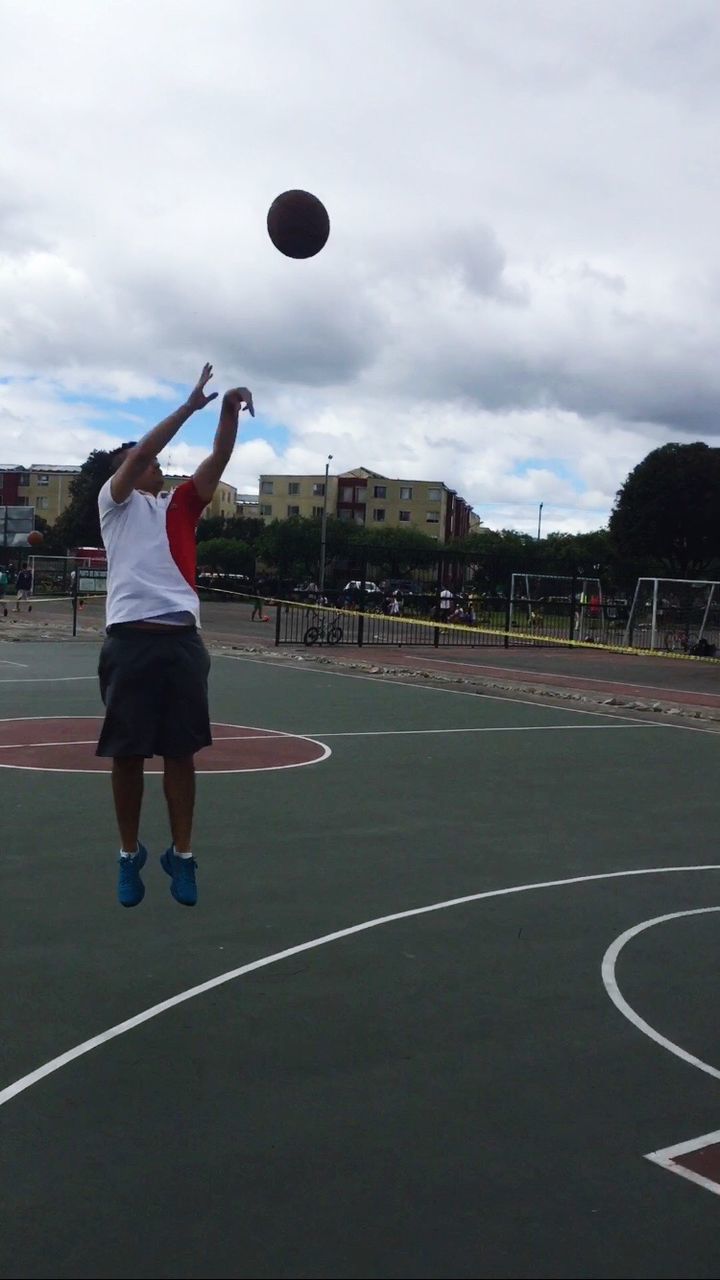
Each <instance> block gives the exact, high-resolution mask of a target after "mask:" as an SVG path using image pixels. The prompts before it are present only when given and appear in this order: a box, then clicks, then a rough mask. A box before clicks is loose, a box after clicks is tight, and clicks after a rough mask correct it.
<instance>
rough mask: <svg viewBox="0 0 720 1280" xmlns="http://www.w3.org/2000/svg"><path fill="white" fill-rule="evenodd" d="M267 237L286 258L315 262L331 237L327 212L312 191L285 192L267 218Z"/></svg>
mask: <svg viewBox="0 0 720 1280" xmlns="http://www.w3.org/2000/svg"><path fill="white" fill-rule="evenodd" d="M267 229H268V235H269V236H270V239H271V240H272V242H273V244H274V245H275V248H276V249H279V250H280V252H281V253H284V254H285V256H286V258H314V257H315V254H316V253H319V252H320V250H321V249H322V247H323V245H324V244H325V242H326V241H327V238H328V236H329V235H330V219H329V217H328V214H327V209H326V208H325V205H324V204H323V203H322V201H320V200H318V198H317V196H313V195H311V194H310V192H309V191H283V193H282V195H279V196H276V197H275V199H274V200H273V202H272V204H271V205H270V208H269V209H268V216H267Z"/></svg>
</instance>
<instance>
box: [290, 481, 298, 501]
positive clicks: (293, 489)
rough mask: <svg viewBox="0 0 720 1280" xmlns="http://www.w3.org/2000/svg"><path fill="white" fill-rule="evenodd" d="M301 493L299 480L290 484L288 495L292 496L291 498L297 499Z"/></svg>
mask: <svg viewBox="0 0 720 1280" xmlns="http://www.w3.org/2000/svg"><path fill="white" fill-rule="evenodd" d="M299 492H300V482H299V481H298V480H291V481H290V483H289V484H288V493H289V494H290V497H291V498H293V497H296V496H297V494H298V493H299Z"/></svg>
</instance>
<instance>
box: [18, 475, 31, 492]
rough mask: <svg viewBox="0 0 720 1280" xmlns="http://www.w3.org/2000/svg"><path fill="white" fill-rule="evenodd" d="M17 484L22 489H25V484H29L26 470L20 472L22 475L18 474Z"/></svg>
mask: <svg viewBox="0 0 720 1280" xmlns="http://www.w3.org/2000/svg"><path fill="white" fill-rule="evenodd" d="M18 484H19V485H20V486H21V488H23V489H26V488H27V486H28V485H29V484H30V476H29V475H28V473H27V471H23V472H22V475H21V476H20V479H19V480H18Z"/></svg>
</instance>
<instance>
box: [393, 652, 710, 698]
mask: <svg viewBox="0 0 720 1280" xmlns="http://www.w3.org/2000/svg"><path fill="white" fill-rule="evenodd" d="M411 656H414V655H411ZM420 660H421V661H423V662H435V663H438V664H442V663H443V662H447V663H448V664H449V665H450V666H453V667H468V668H469V669H470V670H471V671H473V670H474V671H477V670H478V669H479V668H480V667H482V668H483V669H484V670H485V671H502V672H503V674H504V675H507V674H508V673H509V672H511V671H514V672H515V673H516V674H517V675H521V676H542V677H543V678H544V677H546V676H547V677H548V679H551V680H552V679H554V678H555V677H556V676H557V677H559V678H560V679H563V680H577V679H578V677H577V676H574V675H573V674H572V673H571V672H568V671H534V670H532V669H531V668H530V667H502V666H495V665H494V664H493V663H491V662H462V661H459V660H458V659H457V658H426V657H425V655H424V654H423V657H422V659H418V661H420ZM660 661H665V659H660ZM581 678H583V679H586V680H592V681H593V683H594V684H610V685H619V684H625V685H628V686H629V687H630V688H632V689H648V690H650V691H652V692H653V693H695V690H694V689H675V688H669V687H668V686H666V685H661V684H641V683H640V681H638V680H607V679H603V677H602V676H591V675H590V674H589V673H586V674H584V675H583V677H581ZM702 692H703V693H704V694H707V696H708V697H709V698H718V697H720V694H717V693H710V692H709V691H708V690H702Z"/></svg>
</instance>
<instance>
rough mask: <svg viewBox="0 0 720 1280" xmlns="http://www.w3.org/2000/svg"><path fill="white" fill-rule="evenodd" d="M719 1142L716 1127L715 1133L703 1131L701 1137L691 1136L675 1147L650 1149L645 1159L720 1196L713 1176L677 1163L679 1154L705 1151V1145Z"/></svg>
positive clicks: (719, 1131) (713, 1144) (718, 1132)
mask: <svg viewBox="0 0 720 1280" xmlns="http://www.w3.org/2000/svg"><path fill="white" fill-rule="evenodd" d="M717 1143H720V1129H715V1131H714V1132H713V1133H703V1134H702V1136H701V1137H699V1138H690V1140H689V1141H688V1142H677V1143H676V1144H675V1146H673V1147H661V1148H660V1150H659V1151H650V1152H648V1154H647V1155H646V1156H645V1159H646V1160H651V1161H652V1163H653V1164H658V1165H659V1166H660V1168H661V1169H666V1170H667V1172H668V1173H677V1174H678V1175H679V1177H681V1178H687V1180H688V1182H694V1183H695V1185H696V1186H698V1187H704V1188H705V1190H706V1191H712V1193H713V1195H716V1196H720V1184H719V1183H717V1182H713V1180H712V1178H705V1177H704V1176H703V1175H702V1174H701V1173H696V1172H695V1170H694V1169H687V1168H686V1167H685V1165H682V1164H676V1159H677V1157H678V1156H686V1155H690V1153H691V1152H692V1151H703V1150H704V1149H705V1147H713V1146H715V1145H716V1144H717Z"/></svg>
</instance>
